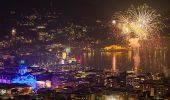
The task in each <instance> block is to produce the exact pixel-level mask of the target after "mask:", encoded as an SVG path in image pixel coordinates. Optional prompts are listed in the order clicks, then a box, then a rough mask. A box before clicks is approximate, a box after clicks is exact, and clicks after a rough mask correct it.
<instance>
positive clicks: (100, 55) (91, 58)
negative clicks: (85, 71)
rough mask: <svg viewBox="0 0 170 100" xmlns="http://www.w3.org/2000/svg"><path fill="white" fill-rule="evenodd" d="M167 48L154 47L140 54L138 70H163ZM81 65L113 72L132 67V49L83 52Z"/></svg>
mask: <svg viewBox="0 0 170 100" xmlns="http://www.w3.org/2000/svg"><path fill="white" fill-rule="evenodd" d="M166 53H167V50H165V49H156V50H154V52H150V53H148V54H140V56H141V62H140V65H139V68H140V69H138V70H141V71H143V72H163V69H164V67H165V66H167V62H168V60H167V57H166ZM80 55H81V66H82V67H89V68H91V69H100V70H110V71H112V72H114V73H118V72H123V71H126V70H133V69H134V60H133V56H132V55H133V53H132V51H130V50H129V51H122V52H99V51H92V52H83V53H82V54H80Z"/></svg>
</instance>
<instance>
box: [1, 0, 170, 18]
mask: <svg viewBox="0 0 170 100" xmlns="http://www.w3.org/2000/svg"><path fill="white" fill-rule="evenodd" d="M50 2H53V8H54V9H58V10H62V11H64V12H66V13H70V14H73V15H74V14H80V15H81V14H82V15H83V14H85V15H89V14H94V15H96V16H98V15H99V16H100V15H102V16H109V15H110V14H112V12H114V11H116V10H123V9H126V8H128V7H129V6H130V5H131V4H134V5H139V4H142V3H147V4H148V5H150V6H151V7H153V8H154V9H157V10H158V11H160V12H162V13H165V12H168V11H170V7H169V4H170V0H0V11H1V14H3V13H5V12H7V11H9V10H13V9H14V10H18V11H29V10H31V9H32V8H40V9H42V8H50Z"/></svg>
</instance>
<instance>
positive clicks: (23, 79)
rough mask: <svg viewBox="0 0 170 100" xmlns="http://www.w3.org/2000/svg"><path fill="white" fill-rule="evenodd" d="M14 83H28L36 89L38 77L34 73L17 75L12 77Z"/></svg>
mask: <svg viewBox="0 0 170 100" xmlns="http://www.w3.org/2000/svg"><path fill="white" fill-rule="evenodd" d="M12 83H20V84H27V85H30V86H32V88H33V90H34V89H36V78H35V77H34V76H33V75H30V74H28V75H16V76H15V77H14V78H13V79H12Z"/></svg>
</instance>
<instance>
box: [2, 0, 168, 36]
mask: <svg viewBox="0 0 170 100" xmlns="http://www.w3.org/2000/svg"><path fill="white" fill-rule="evenodd" d="M143 3H147V4H148V5H149V6H151V7H152V8H154V9H157V10H158V12H159V13H161V14H162V15H163V16H164V17H165V16H166V17H169V14H170V7H169V4H170V1H169V0H1V1H0V18H1V19H0V20H4V18H6V16H9V12H10V11H16V12H17V13H18V12H19V13H31V12H32V11H33V10H34V9H39V10H42V9H44V8H45V9H49V10H54V11H56V12H62V13H64V16H65V17H66V18H67V19H68V20H69V19H70V20H71V19H74V20H76V21H80V20H85V21H87V23H90V22H92V21H93V22H95V21H96V20H97V19H100V20H102V21H103V22H108V21H109V20H111V18H112V15H113V14H114V13H115V12H116V11H121V10H125V9H127V8H129V7H130V5H132V4H133V5H136V6H138V5H140V4H143ZM1 24H2V23H1ZM166 24H169V22H168V21H167V22H166ZM168 26H169V25H168ZM165 31H166V32H168V33H169V31H167V30H165Z"/></svg>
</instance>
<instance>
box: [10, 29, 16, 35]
mask: <svg viewBox="0 0 170 100" xmlns="http://www.w3.org/2000/svg"><path fill="white" fill-rule="evenodd" d="M16 33H17V32H16V28H12V30H11V35H12V36H16Z"/></svg>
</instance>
